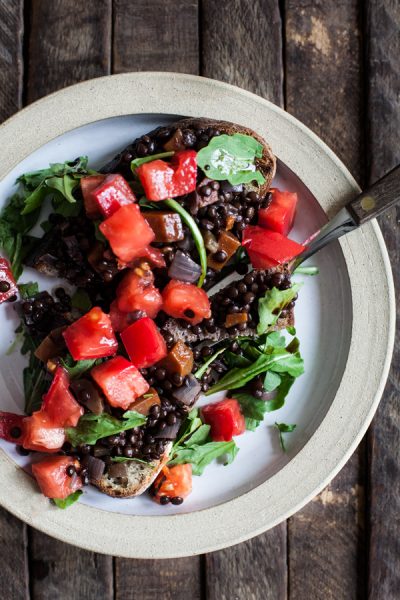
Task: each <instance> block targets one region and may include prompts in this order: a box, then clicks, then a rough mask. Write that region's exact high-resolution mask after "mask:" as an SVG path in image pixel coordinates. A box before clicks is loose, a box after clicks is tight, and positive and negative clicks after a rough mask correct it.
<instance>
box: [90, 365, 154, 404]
mask: <svg viewBox="0 0 400 600" xmlns="http://www.w3.org/2000/svg"><path fill="white" fill-rule="evenodd" d="M90 373H91V376H92V377H93V379H94V380H95V382H96V383H97V385H98V386H99V387H100V388H101V390H102V391H103V393H104V395H105V396H106V398H107V400H108V402H109V404H110V405H111V406H116V407H120V408H124V409H127V408H128V407H129V406H130V405H131V404H132V402H133V401H134V400H136V398H139V396H142V394H144V393H146V392H147V390H148V389H149V387H150V386H149V384H148V383H147V381H146V380H145V379H144V378H143V377H142V375H141V374H140V373H139V371H138V370H137V368H136V367H135V365H133V364H132V363H131V362H129V361H128V360H126V358H123V357H122V356H116V357H115V358H112V359H111V360H108V361H107V362H104V363H103V364H101V365H98V366H97V367H94V369H92V370H91V372H90Z"/></svg>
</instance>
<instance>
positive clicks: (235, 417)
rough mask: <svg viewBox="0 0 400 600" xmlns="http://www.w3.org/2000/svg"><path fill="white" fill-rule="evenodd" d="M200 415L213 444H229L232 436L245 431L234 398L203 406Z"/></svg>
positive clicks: (241, 416)
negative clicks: (208, 428)
mask: <svg viewBox="0 0 400 600" xmlns="http://www.w3.org/2000/svg"><path fill="white" fill-rule="evenodd" d="M201 413H202V416H203V420H204V422H205V423H206V424H207V425H210V428H211V429H210V434H211V438H212V440H213V441H214V442H229V441H230V440H231V439H232V437H233V436H234V435H241V434H242V433H244V431H245V430H246V423H245V419H244V416H243V415H242V413H241V411H240V405H239V402H238V401H237V400H236V399H235V398H228V399H226V400H221V401H220V402H216V403H214V404H208V405H207V406H203V408H202V409H201Z"/></svg>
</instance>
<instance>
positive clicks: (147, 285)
mask: <svg viewBox="0 0 400 600" xmlns="http://www.w3.org/2000/svg"><path fill="white" fill-rule="evenodd" d="M153 282H154V275H153V273H152V271H151V270H150V269H148V270H143V269H140V268H138V269H134V270H131V271H129V272H128V273H127V274H126V275H125V277H124V278H123V279H122V281H121V283H120V284H119V286H118V288H117V293H116V295H117V306H118V309H119V310H121V311H122V312H126V313H128V312H133V311H135V310H142V311H144V312H145V313H146V315H147V316H148V317H150V318H151V319H154V318H155V317H156V316H157V314H158V312H159V310H160V309H161V306H162V297H161V294H160V292H159V291H158V289H157V288H156V287H155V286H154V285H153Z"/></svg>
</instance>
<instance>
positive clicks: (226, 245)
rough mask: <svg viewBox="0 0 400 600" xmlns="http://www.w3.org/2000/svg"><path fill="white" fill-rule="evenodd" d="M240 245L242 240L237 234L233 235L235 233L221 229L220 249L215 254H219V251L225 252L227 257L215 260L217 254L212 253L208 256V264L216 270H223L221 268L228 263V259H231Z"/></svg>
mask: <svg viewBox="0 0 400 600" xmlns="http://www.w3.org/2000/svg"><path fill="white" fill-rule="evenodd" d="M239 246H240V241H239V240H238V239H237V237H236V236H234V235H233V233H230V232H229V231H221V233H220V234H219V238H218V250H217V252H216V253H215V254H218V253H219V252H224V254H225V255H226V258H225V259H224V260H223V261H221V262H218V261H217V260H215V254H211V255H209V256H208V258H207V264H208V266H209V267H210V268H211V269H214V271H221V269H222V268H223V267H224V266H225V265H226V263H227V262H228V260H230V259H231V258H232V256H233V255H234V254H235V252H236V250H237V249H238V248H239Z"/></svg>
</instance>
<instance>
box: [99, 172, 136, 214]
mask: <svg viewBox="0 0 400 600" xmlns="http://www.w3.org/2000/svg"><path fill="white" fill-rule="evenodd" d="M92 196H93V199H94V201H95V202H96V204H97V206H98V209H99V211H100V213H101V214H102V215H103V216H104V217H111V215H113V214H114V213H115V212H116V211H117V210H118V209H119V208H121V206H126V205H127V204H132V203H133V202H136V197H135V194H134V193H133V192H132V190H131V188H130V187H129V184H128V182H127V181H126V180H125V179H124V178H123V177H122V175H119V174H118V173H117V174H115V175H107V177H106V178H105V179H104V181H102V182H101V183H100V185H99V186H97V188H96V189H95V190H93V192H92Z"/></svg>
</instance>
